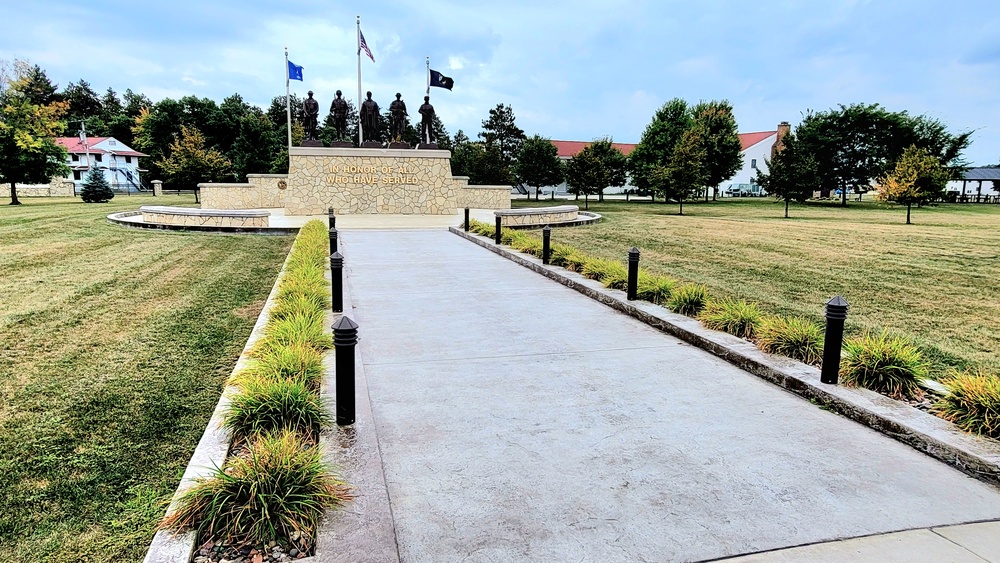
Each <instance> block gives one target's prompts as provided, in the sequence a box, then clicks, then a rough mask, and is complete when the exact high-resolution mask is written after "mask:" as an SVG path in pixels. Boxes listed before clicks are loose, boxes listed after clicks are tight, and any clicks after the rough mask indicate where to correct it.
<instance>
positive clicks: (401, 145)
mask: <svg viewBox="0 0 1000 563" xmlns="http://www.w3.org/2000/svg"><path fill="white" fill-rule="evenodd" d="M389 148H390V149H412V148H413V147H411V146H410V143H403V142H400V141H393V142H391V143H389Z"/></svg>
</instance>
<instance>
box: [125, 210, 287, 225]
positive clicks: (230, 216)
mask: <svg viewBox="0 0 1000 563" xmlns="http://www.w3.org/2000/svg"><path fill="white" fill-rule="evenodd" d="M139 212H140V213H142V220H143V221H145V222H146V223H156V224H159V225H178V226H197V227H267V226H268V218H269V217H270V216H271V213H270V212H268V211H262V210H259V209H246V210H231V209H197V208H193V207H166V206H159V205H143V206H142V207H140V208H139Z"/></svg>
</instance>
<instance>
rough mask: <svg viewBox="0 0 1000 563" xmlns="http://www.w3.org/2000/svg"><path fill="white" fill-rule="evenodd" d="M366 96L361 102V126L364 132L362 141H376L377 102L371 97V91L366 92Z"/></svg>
mask: <svg viewBox="0 0 1000 563" xmlns="http://www.w3.org/2000/svg"><path fill="white" fill-rule="evenodd" d="M367 98H368V99H366V100H365V101H364V102H363V103H362V104H361V128H362V130H363V132H364V135H365V138H364V141H366V142H368V141H372V142H378V140H379V139H378V136H379V135H378V111H379V107H378V104H377V103H375V100H373V99H372V93H371V92H368V95H367Z"/></svg>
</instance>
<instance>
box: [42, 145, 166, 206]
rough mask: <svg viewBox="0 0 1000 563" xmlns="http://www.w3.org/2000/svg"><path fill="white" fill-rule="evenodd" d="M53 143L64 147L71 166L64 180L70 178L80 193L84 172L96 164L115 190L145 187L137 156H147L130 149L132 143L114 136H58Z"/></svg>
mask: <svg viewBox="0 0 1000 563" xmlns="http://www.w3.org/2000/svg"><path fill="white" fill-rule="evenodd" d="M56 143H58V144H60V145H62V146H63V147H65V148H66V152H68V153H69V154H68V155H67V157H66V158H67V160H66V164H67V165H68V166H69V168H70V172H69V174H67V175H66V178H65V180H66V181H68V182H73V185H74V187H75V191H76V193H80V189H81V187H82V186H83V182H84V180H86V178H87V172H88V171H89V170H90V169H91V168H97V169H98V170H101V171H103V172H104V177H105V178H106V179H107V180H108V183H109V184H111V188H112V189H113V190H115V191H116V192H138V191H146V190H147V189H148V188H147V187H146V186H145V185H143V183H142V178H141V176H140V174H141V173H142V172H145V170H143V169H142V168H140V167H139V159H140V158H142V157H144V156H148V155H146V154H143V153H141V152H138V151H135V150H132V148H131V147H129V146H128V145H126V144H124V143H122V142H121V141H119V140H117V139H115V138H114V137H87V138H86V141H84V140H83V139H80V138H79V137H57V138H56Z"/></svg>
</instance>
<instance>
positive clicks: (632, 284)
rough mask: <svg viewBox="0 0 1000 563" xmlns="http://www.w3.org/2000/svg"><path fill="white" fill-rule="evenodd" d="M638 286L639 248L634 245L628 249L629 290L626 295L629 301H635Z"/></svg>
mask: <svg viewBox="0 0 1000 563" xmlns="http://www.w3.org/2000/svg"><path fill="white" fill-rule="evenodd" d="M638 286H639V249H638V248H636V247H634V246H633V247H632V248H631V249H629V251H628V291H627V292H626V297H627V298H628V300H629V301H635V296H636V293H637V291H636V290H637V288H638Z"/></svg>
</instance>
